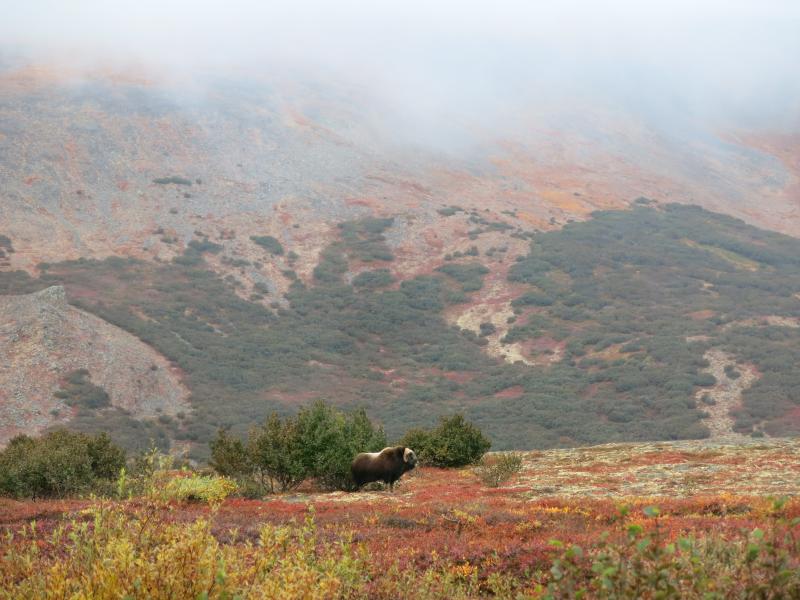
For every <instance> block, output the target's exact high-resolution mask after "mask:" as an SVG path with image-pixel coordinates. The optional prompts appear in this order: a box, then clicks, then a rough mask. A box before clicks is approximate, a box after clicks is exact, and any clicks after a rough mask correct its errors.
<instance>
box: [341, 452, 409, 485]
mask: <svg viewBox="0 0 800 600" xmlns="http://www.w3.org/2000/svg"><path fill="white" fill-rule="evenodd" d="M416 464H417V455H416V454H414V451H413V450H412V449H411V448H406V447H404V446H393V447H391V448H384V449H383V450H381V451H380V452H362V453H361V454H359V455H358V456H356V457H355V459H353V464H352V465H351V466H350V473H352V475H353V481H354V482H355V484H356V486H357V487H361V486H362V485H364V484H365V483H370V482H372V481H383V482H384V483H387V484H389V487H390V489H391V488H394V482H395V481H397V480H398V479H400V476H401V475H402V474H403V473H405V472H406V471H410V470H411V469H413V468H414V467H415V466H416Z"/></svg>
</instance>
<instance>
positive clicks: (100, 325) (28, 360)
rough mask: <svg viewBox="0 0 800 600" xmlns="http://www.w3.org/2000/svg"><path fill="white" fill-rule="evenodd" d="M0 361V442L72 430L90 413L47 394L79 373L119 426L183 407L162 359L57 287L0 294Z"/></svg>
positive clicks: (176, 380)
mask: <svg viewBox="0 0 800 600" xmlns="http://www.w3.org/2000/svg"><path fill="white" fill-rule="evenodd" d="M0 356H2V357H3V360H2V364H0V381H2V382H3V385H2V388H0V444H2V443H5V442H7V441H8V440H9V439H10V438H11V437H13V436H14V435H16V434H19V433H29V434H30V433H36V432H41V431H42V430H43V429H44V428H46V427H50V426H56V425H60V426H64V425H66V426H75V425H80V422H81V421H83V420H85V419H86V415H85V414H83V413H87V412H90V411H88V410H87V409H86V408H85V407H83V406H81V405H80V404H76V405H74V406H70V405H69V404H68V403H67V402H66V401H65V400H64V399H63V398H58V397H57V396H56V395H55V394H56V392H57V391H58V390H59V389H60V388H61V386H62V383H63V380H64V379H65V378H66V377H67V376H68V375H69V374H72V373H75V372H76V371H79V370H80V369H86V370H87V371H88V372H89V374H90V376H91V381H92V382H93V384H94V385H96V386H98V387H100V388H102V389H103V390H105V391H106V393H107V394H108V396H109V400H110V402H109V408H105V409H102V410H103V411H105V412H113V413H114V414H115V416H116V418H117V420H118V421H120V422H126V421H133V420H134V419H142V418H155V417H158V416H159V415H164V416H165V417H166V416H170V415H171V416H174V415H175V414H176V413H178V412H180V411H185V410H187V409H188V405H187V403H186V397H187V395H188V392H187V390H186V388H185V387H184V386H183V384H182V383H181V379H180V375H179V373H178V372H177V371H176V370H175V369H173V368H172V366H171V365H170V364H169V363H168V362H167V361H166V360H165V359H164V358H163V357H162V356H160V355H159V354H158V353H156V352H155V351H154V350H153V349H152V348H150V347H148V346H147V345H145V344H144V343H142V342H141V341H139V340H137V339H136V338H134V337H133V336H131V335H130V334H129V333H126V332H124V331H121V330H120V329H118V328H116V327H114V326H113V325H110V324H108V323H107V322H105V321H103V320H102V319H99V318H98V317H96V316H94V315H90V314H87V313H85V312H83V311H80V310H78V309H76V308H75V307H72V306H70V305H69V304H67V300H66V295H65V292H64V289H63V288H61V287H49V288H46V289H44V290H42V291H40V292H37V293H34V294H28V295H18V296H0ZM75 420H77V423H75V422H74V421H75ZM121 433H122V432H119V431H118V432H116V434H117V435H120V434H121ZM144 441H145V442H146V440H144Z"/></svg>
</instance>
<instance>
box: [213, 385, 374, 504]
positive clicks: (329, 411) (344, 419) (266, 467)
mask: <svg viewBox="0 0 800 600" xmlns="http://www.w3.org/2000/svg"><path fill="white" fill-rule="evenodd" d="M385 446H386V436H385V434H384V432H383V429H382V428H380V427H377V428H376V427H375V426H374V425H373V424H372V422H371V421H370V420H369V418H368V417H367V414H366V412H365V411H364V409H358V410H355V411H352V412H350V413H343V412H340V411H338V410H336V409H334V408H333V407H331V406H329V405H327V404H326V403H325V402H323V401H318V402H316V403H314V404H312V405H311V406H309V407H305V408H303V409H301V410H300V412H299V413H298V415H297V416H296V417H287V418H284V419H281V418H280V417H279V416H278V414H277V413H273V414H272V415H271V416H270V417H269V418H268V419H267V421H266V422H265V423H264V425H262V426H260V427H256V428H254V429H252V430H251V431H250V433H249V435H248V440H247V443H246V444H244V443H242V441H241V440H237V439H235V438H231V437H230V436H229V435H228V434H227V432H225V431H220V432H218V434H217V438H216V439H215V440H214V441H213V442H212V444H211V457H212V459H211V465H212V466H213V467H214V469H215V470H216V471H217V472H218V473H220V474H221V475H227V476H231V477H237V478H240V480H241V482H242V483H243V484H244V483H245V482H247V484H246V487H247V488H248V489H252V488H253V484H255V486H256V487H258V488H260V489H261V490H262V491H263V492H266V491H269V492H274V491H276V487H277V489H278V490H280V491H287V490H291V489H293V488H295V487H297V486H298V485H299V484H300V483H302V482H303V481H304V480H305V479H307V478H314V479H316V481H317V482H318V484H319V485H320V486H321V487H323V488H324V489H329V490H332V489H352V487H353V482H352V481H351V477H350V464H351V463H352V461H353V457H355V455H356V454H358V453H359V452H372V451H376V450H380V449H382V448H383V447H385Z"/></svg>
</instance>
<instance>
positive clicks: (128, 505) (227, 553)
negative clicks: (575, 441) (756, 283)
mask: <svg viewBox="0 0 800 600" xmlns="http://www.w3.org/2000/svg"><path fill="white" fill-rule="evenodd" d="M609 481H610V482H611V484H609ZM615 482H617V483H618V485H615V484H614V483H615ZM676 482H677V484H676ZM798 484H800V442H798V441H791V440H770V441H769V442H766V443H760V444H756V443H753V444H751V445H748V446H725V445H716V444H712V443H710V442H706V443H701V442H680V443H660V444H641V445H605V446H599V447H588V448H578V449H574V450H553V451H546V452H535V453H526V454H525V455H524V459H523V469H522V471H521V472H520V473H519V475H517V476H516V477H513V478H512V479H511V480H509V481H508V482H507V483H506V484H504V485H502V486H501V487H498V488H488V487H486V486H484V485H483V484H482V483H481V482H480V480H479V478H478V477H477V476H476V474H475V473H474V472H473V471H472V469H469V468H468V469H462V470H442V469H435V468H422V469H419V470H416V471H413V472H411V473H409V474H407V475H406V476H405V477H404V479H403V480H401V484H400V485H399V486H398V488H397V491H396V492H395V493H389V492H387V491H384V490H370V491H363V492H360V493H345V492H334V493H319V492H317V491H315V490H313V489H311V488H308V487H306V488H303V487H301V488H300V489H299V490H297V491H295V492H292V493H290V494H283V495H278V496H276V497H271V498H270V499H268V500H247V499H241V498H232V499H228V500H226V501H225V502H223V503H222V504H219V505H217V506H215V507H209V506H207V505H205V504H201V503H176V502H170V503H164V502H152V501H145V500H131V501H126V502H111V501H101V500H96V501H88V500H87V501H53V502H50V501H48V502H35V503H32V502H27V503H22V502H15V501H10V500H0V528H2V530H3V534H2V536H3V537H2V551H1V554H2V556H3V559H2V562H0V588H1V589H3V590H6V591H5V592H0V597H9V598H11V597H21V596H25V597H38V596H41V597H47V594H48V593H49V594H51V596H53V597H55V595H58V597H62V596H66V597H81V596H80V595H79V592H81V593H83V594H84V596H83V597H87V596H89V597H95V598H105V597H109V598H110V597H120V595H121V594H122V595H124V593H128V594H130V597H134V598H139V597H148V598H159V597H187V598H197V597H209V598H223V597H228V598H231V597H236V595H237V594H239V595H241V596H242V597H255V598H277V597H282V598H293V597H294V598H314V597H319V598H323V597H324V598H328V597H356V598H367V597H368V598H398V597H412V598H459V597H462V598H476V597H485V596H495V597H501V598H547V597H553V598H565V597H566V598H569V597H581V594H583V597H587V598H592V597H605V598H628V597H643V598H647V597H666V598H677V597H686V598H694V597H697V598H703V597H708V598H740V597H759V598H770V597H774V598H778V597H793V594H794V595H796V594H798V593H800V547H799V546H798V539H800V538H798V536H799V535H800V528H798V523H800V521H799V520H798V518H800V501H798V499H797V498H794V497H789V498H788V499H786V500H778V498H780V497H784V496H791V495H793V494H795V493H796V490H797V489H798V488H800V485H798ZM32 521H35V524H33V523H32ZM137 581H138V583H137ZM159 582H160V583H159ZM126 586H127V587H126ZM137 586H138V587H137ZM657 588H658V589H660V591H661V592H662V595H660V596H656V594H655V590H656V589H657ZM123 592H124V593H123ZM3 593H4V594H5V596H2V594H3ZM204 594H207V595H204ZM226 594H227V595H226Z"/></svg>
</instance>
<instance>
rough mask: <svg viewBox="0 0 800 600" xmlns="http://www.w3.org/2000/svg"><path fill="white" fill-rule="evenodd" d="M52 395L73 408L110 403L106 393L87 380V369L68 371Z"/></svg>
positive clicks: (93, 406)
mask: <svg viewBox="0 0 800 600" xmlns="http://www.w3.org/2000/svg"><path fill="white" fill-rule="evenodd" d="M54 395H55V397H56V398H60V399H62V400H64V402H66V404H67V406H71V407H75V408H88V409H98V408H105V407H107V406H110V405H111V398H110V397H109V395H108V393H107V392H106V391H105V390H104V389H103V388H102V387H100V386H97V385H94V384H93V383H92V382H91V381H90V380H89V371H87V370H86V369H78V370H76V371H72V372H71V373H69V374H68V375H67V377H66V381H65V382H64V383H63V384H62V385H61V387H60V388H59V389H58V390H57V391H56V392H55V394H54Z"/></svg>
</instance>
